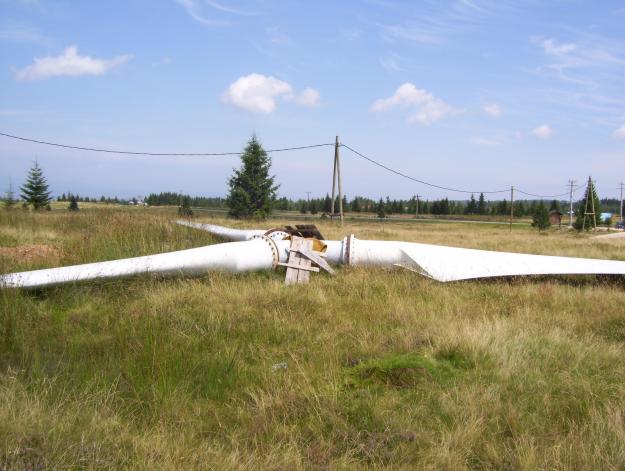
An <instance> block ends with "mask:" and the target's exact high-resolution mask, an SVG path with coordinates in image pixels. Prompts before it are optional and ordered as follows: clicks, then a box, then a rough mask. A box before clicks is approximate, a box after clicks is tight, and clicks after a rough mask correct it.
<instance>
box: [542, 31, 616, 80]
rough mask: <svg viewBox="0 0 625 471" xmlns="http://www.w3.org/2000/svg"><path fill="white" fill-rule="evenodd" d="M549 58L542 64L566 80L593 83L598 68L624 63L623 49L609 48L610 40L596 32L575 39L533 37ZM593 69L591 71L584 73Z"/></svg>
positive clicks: (614, 66)
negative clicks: (593, 34)
mask: <svg viewBox="0 0 625 471" xmlns="http://www.w3.org/2000/svg"><path fill="white" fill-rule="evenodd" d="M533 42H534V43H535V44H537V45H539V46H540V47H541V49H542V50H543V52H544V53H545V56H546V57H547V58H548V59H549V60H550V62H548V63H547V64H546V65H543V66H541V67H540V68H539V70H540V71H543V72H547V73H551V74H552V75H555V76H556V77H558V78H560V79H562V80H565V81H567V82H573V83H577V84H579V85H590V84H593V82H594V81H596V80H597V79H599V78H600V73H599V70H598V69H605V70H608V69H621V68H623V67H624V66H625V54H624V53H623V51H622V50H619V51H613V50H610V46H611V44H609V41H606V40H604V39H603V38H600V37H597V36H586V37H585V38H579V40H576V41H574V42H573V41H568V42H565V41H558V40H556V39H553V38H546V39H545V38H533ZM589 69H591V70H592V74H587V73H585V72H586V71H587V70H589Z"/></svg>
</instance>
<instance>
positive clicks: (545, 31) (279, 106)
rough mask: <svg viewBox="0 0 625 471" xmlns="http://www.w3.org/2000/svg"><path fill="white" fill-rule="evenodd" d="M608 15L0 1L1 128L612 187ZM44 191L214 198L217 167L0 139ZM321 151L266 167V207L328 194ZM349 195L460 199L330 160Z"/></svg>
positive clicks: (618, 124)
mask: <svg viewBox="0 0 625 471" xmlns="http://www.w3.org/2000/svg"><path fill="white" fill-rule="evenodd" d="M623 77H625V2H622V1H621V2H617V1H603V0H602V1H601V2H598V1H583V0H577V1H575V0H570V1H569V0H560V1H557V0H556V1H538V0H526V1H516V2H512V1H505V0H500V1H495V0H456V1H433V0H432V1H410V2H409V1H397V0H361V1H356V0H352V1H340V2H339V1H318V2H304V1H300V2H295V1H278V0H258V1H245V0H237V1H227V0H124V1H116V0H107V1H89V2H77V1H70V0H66V1H57V0H0V132H5V133H9V134H15V135H19V136H27V137H33V138H35V139H42V140H49V141H55V142H61V143H67V144H74V145H79V146H91V147H107V148H113V149H125V150H133V151H148V152H224V151H237V150H240V149H241V148H242V147H243V146H244V144H245V142H246V140H247V139H248V138H249V136H250V135H251V134H252V133H254V132H255V133H257V135H258V136H259V138H260V139H261V141H262V142H263V144H264V145H265V146H266V147H267V148H275V147H289V146H298V145H306V144H316V143H323V142H332V141H333V140H334V136H335V135H336V134H339V135H340V137H341V140H342V141H343V142H344V143H346V144H348V145H350V146H351V147H354V148H355V149H357V150H359V151H361V152H363V153H365V154H367V155H369V156H371V157H373V158H375V159H378V160H380V161H382V162H384V163H385V164H387V165H389V166H391V167H394V168H397V169H398V170H401V171H403V172H405V173H407V174H410V175H413V176H415V177H416V178H419V179H422V180H427V181H431V182H434V183H436V184H439V185H444V186H450V187H456V188H467V189H470V190H476V191H480V190H483V191H489V190H498V189H501V188H509V187H510V185H515V186H517V187H519V188H522V189H524V190H525V191H527V192H533V193H539V194H555V193H564V192H565V191H566V183H567V180H568V179H570V178H572V179H576V180H577V181H580V182H581V181H584V180H585V179H587V178H588V175H592V176H593V178H595V179H596V181H597V186H598V189H599V193H600V195H601V196H616V195H617V190H616V188H617V184H618V183H619V182H620V181H621V180H622V179H625V165H624V162H625V81H624V80H623ZM35 158H36V159H37V160H38V161H39V163H40V164H41V166H42V167H43V168H44V170H45V172H46V175H47V176H48V179H49V182H50V184H51V187H52V189H53V191H54V192H55V193H61V192H66V191H71V192H78V193H80V194H85V195H91V196H96V195H100V194H105V195H119V196H135V195H145V194H147V193H149V192H153V191H157V192H158V191H183V192H186V193H191V194H201V195H211V196H217V195H223V194H225V192H226V181H227V178H228V176H229V175H230V174H231V172H232V168H233V167H234V166H236V165H237V164H238V162H237V159H236V157H234V158H233V157H128V156H122V155H109V154H96V153H88V152H84V151H73V150H63V149H58V148H49V147H44V146H40V145H35V144H25V143H22V142H18V141H12V140H10V139H7V138H0V183H1V184H2V185H4V186H7V185H8V180H9V178H11V179H12V180H13V182H14V184H15V185H19V184H21V183H22V181H23V178H24V175H25V173H26V172H27V170H28V168H29V166H30V165H31V163H32V161H33V160H34V159H35ZM332 158H333V150H332V149H331V148H320V149H313V150H307V151H300V152H292V153H280V154H274V155H273V170H274V173H275V174H276V175H277V180H278V182H279V183H280V184H281V188H280V193H281V194H282V195H286V196H290V197H294V198H299V197H304V196H305V192H306V191H311V192H312V193H313V194H314V195H325V193H326V192H328V191H329V190H330V188H331V168H332ZM342 166H343V175H344V187H345V192H346V193H347V194H348V196H353V195H355V194H364V195H368V196H372V197H379V196H387V195H389V196H391V197H404V198H407V197H410V196H411V195H413V194H415V193H419V194H421V195H423V196H424V197H425V198H437V197H442V196H448V197H450V198H464V197H465V195H462V194H455V193H450V192H446V191H442V190H437V189H433V188H428V187H426V186H423V185H419V184H416V183H414V182H411V181H408V180H405V179H402V178H400V177H397V176H394V175H392V174H388V173H385V172H383V171H382V170H381V169H379V168H376V167H375V166H372V165H371V164H369V163H367V162H366V161H363V160H361V159H358V158H357V157H356V156H354V155H352V154H351V153H350V152H349V151H348V150H347V149H343V150H342Z"/></svg>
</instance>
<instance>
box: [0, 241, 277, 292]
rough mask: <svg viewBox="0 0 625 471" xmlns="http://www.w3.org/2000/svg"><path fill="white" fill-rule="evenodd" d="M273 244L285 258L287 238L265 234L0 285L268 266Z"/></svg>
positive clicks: (0, 279) (19, 276)
mask: <svg viewBox="0 0 625 471" xmlns="http://www.w3.org/2000/svg"><path fill="white" fill-rule="evenodd" d="M272 244H273V248H272ZM280 245H282V247H280ZM276 247H279V250H278V251H277V252H278V253H281V254H282V255H280V261H284V260H286V256H285V255H284V254H286V249H287V248H288V241H287V242H282V243H281V244H277V245H276V244H274V242H272V241H270V240H267V238H259V239H254V240H249V241H244V242H228V243H225V244H216V245H209V246H207V247H199V248H195V249H188V250H180V251H177V252H168V253H163V254H158V255H148V256H145V257H135V258H127V259H123V260H114V261H110V262H98V263H88V264H85V265H73V266H69V267H61V268H50V269H45V270H35V271H27V272H21V273H10V274H7V275H1V276H0V286H2V287H7V288H11V287H15V288H17V287H20V288H37V287H43V286H50V285H55V284H60V283H71V282H75V281H81V280H93V279H107V278H121V277H126V276H131V275H138V274H151V275H155V276H171V275H176V274H182V275H203V274H206V273H207V272H210V271H223V272H246V271H257V270H270V269H271V268H272V267H273V265H274V262H275V256H276V255H275V252H276Z"/></svg>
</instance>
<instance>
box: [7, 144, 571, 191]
mask: <svg viewBox="0 0 625 471" xmlns="http://www.w3.org/2000/svg"><path fill="white" fill-rule="evenodd" d="M0 136H4V137H8V138H10V139H16V140H19V141H24V142H31V143H34V144H41V145H47V146H54V147H62V148H65V149H74V150H84V151H89V152H104V153H107V154H124V155H145V156H153V157H219V156H232V155H241V154H242V152H197V153H185V152H134V151H126V150H113V149H99V148H95V147H81V146H74V145H68V144H59V143H56V142H48V141H42V140H39V139H31V138H27V137H21V136H15V135H12V134H7V133H3V132H0ZM334 145H335V144H334V143H323V144H312V145H308V146H296V147H284V148H279V149H268V150H266V151H265V152H267V153H272V152H286V151H293V150H303V149H313V148H317V147H328V146H334ZM340 146H341V147H345V148H346V149H348V150H349V151H351V152H353V153H354V154H356V155H357V156H359V157H361V158H363V159H365V160H367V161H369V162H371V163H372V164H374V165H377V166H378V167H380V168H383V169H384V170H386V171H388V172H391V173H394V174H395V175H399V176H400V177H403V178H406V179H408V180H412V181H414V182H417V183H421V184H422V185H426V186H429V187H432V188H438V189H440V190H446V191H453V192H456V193H467V194H469V193H470V194H474V193H484V194H496V193H508V192H509V191H510V190H509V189H505V190H493V191H470V190H463V189H459V188H451V187H446V186H442V185H436V184H434V183H430V182H427V181H424V180H420V179H418V178H415V177H412V176H410V175H407V174H405V173H403V172H400V171H398V170H395V169H393V168H391V167H388V166H387V165H384V164H383V163H381V162H379V161H377V160H375V159H372V158H371V157H367V156H366V155H364V154H362V153H361V152H358V151H357V150H356V149H353V148H352V147H350V146H348V145H347V144H340ZM582 187H583V185H579V186H578V187H577V188H575V189H574V190H573V192H577V191H578V190H579V189H580V188H582ZM514 190H515V191H516V192H518V193H521V194H523V195H526V196H532V197H535V198H559V197H562V196H566V195H568V194H569V192H566V193H561V194H558V195H539V194H535V193H529V192H526V191H523V190H520V189H518V188H515V189H514Z"/></svg>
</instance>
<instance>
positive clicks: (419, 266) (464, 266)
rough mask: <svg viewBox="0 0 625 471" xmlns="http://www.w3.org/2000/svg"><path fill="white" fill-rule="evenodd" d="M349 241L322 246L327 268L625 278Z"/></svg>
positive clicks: (562, 264) (552, 264)
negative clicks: (385, 268)
mask: <svg viewBox="0 0 625 471" xmlns="http://www.w3.org/2000/svg"><path fill="white" fill-rule="evenodd" d="M201 229H203V230H207V231H209V232H212V233H215V234H217V233H224V232H225V231H224V229H227V228H224V227H221V226H214V225H203V227H201ZM214 231H217V232H214ZM351 237H352V239H351V242H349V238H347V237H346V238H345V239H343V240H342V241H334V240H325V241H324V242H325V243H326V245H327V250H326V260H327V261H328V262H329V263H332V264H350V265H356V266H379V267H388V268H391V267H403V268H407V269H410V270H413V271H415V272H418V273H421V274H422V275H424V276H428V277H430V278H433V279H435V280H437V281H443V282H444V281H458V280H468V279H472V278H489V277H498V276H523V275H592V274H596V275H614V274H616V275H625V262H623V261H613V260H599V259H588V258H573V257H554V256H547V255H530V254H519V253H512V252H493V251H488V250H475V249H464V248H459V247H447V246H444V245H430V244H418V243H411V242H396V241H376V240H360V239H356V238H355V237H353V236H351ZM348 253H349V254H348Z"/></svg>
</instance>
